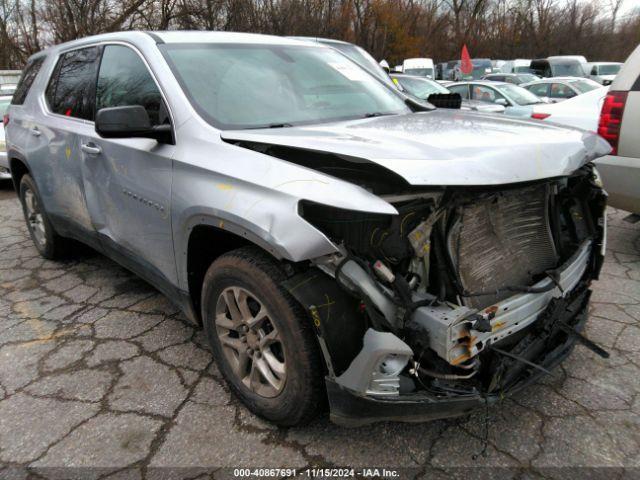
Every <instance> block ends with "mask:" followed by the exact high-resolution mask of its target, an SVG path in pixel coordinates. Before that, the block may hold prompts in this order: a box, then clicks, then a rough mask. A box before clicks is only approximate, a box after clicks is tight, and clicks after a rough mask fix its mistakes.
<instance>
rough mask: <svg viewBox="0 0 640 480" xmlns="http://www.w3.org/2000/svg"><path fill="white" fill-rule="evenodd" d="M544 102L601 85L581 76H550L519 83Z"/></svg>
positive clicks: (560, 99)
mask: <svg viewBox="0 0 640 480" xmlns="http://www.w3.org/2000/svg"><path fill="white" fill-rule="evenodd" d="M520 86H521V87H522V88H526V89H527V90H529V91H530V92H531V93H533V94H534V95H536V96H538V97H540V98H541V99H543V100H544V101H546V102H551V103H555V102H562V101H564V100H567V99H569V98H573V97H575V96H578V95H582V94H583V93H587V92H590V91H591V90H595V89H596V88H600V87H602V85H600V84H599V83H598V82H594V81H593V80H589V79H588V78H582V77H551V78H542V79H540V80H536V81H535V82H529V83H523V84H521V85H520Z"/></svg>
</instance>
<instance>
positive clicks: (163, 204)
mask: <svg viewBox="0 0 640 480" xmlns="http://www.w3.org/2000/svg"><path fill="white" fill-rule="evenodd" d="M412 109H413V110H412ZM417 109H420V108H419V107H418V106H416V105H414V104H411V103H410V102H409V103H408V104H407V102H406V99H405V97H403V96H402V95H401V93H399V92H398V91H396V90H395V89H394V88H393V87H388V86H387V85H386V84H384V83H383V82H380V81H379V80H378V79H377V78H376V77H374V76H373V75H371V74H370V73H369V72H367V71H366V70H364V69H362V68H361V67H359V66H358V65H357V64H355V63H353V62H351V61H350V60H349V59H348V58H346V57H345V56H344V55H342V54H341V53H339V52H337V51H336V50H334V49H332V48H328V47H326V46H323V45H320V44H310V43H308V42H299V41H296V40H292V39H285V38H279V37H268V36H260V35H250V34H235V33H222V32H158V33H146V32H128V33H113V34H105V35H101V36H96V37H90V38H85V39H82V40H77V41H74V42H71V43H65V44H62V45H58V46H56V47H53V48H50V49H48V50H45V51H43V52H41V53H38V54H36V55H34V56H33V57H31V59H30V60H29V63H28V65H27V67H26V71H25V74H24V75H23V78H22V81H21V83H20V86H19V88H18V91H17V93H16V96H14V99H13V104H12V105H11V107H10V110H9V114H8V118H7V121H8V124H7V146H8V156H9V159H10V165H11V174H12V176H13V182H14V184H15V187H16V189H17V190H18V192H19V196H20V200H21V202H22V206H23V210H24V215H25V219H26V222H27V226H28V229H29V232H30V234H31V237H32V239H33V241H34V243H35V246H36V248H37V249H38V250H39V251H40V253H41V254H42V255H43V256H44V257H46V258H50V259H53V258H58V257H59V256H60V255H63V254H71V253H72V251H71V250H70V249H69V246H70V239H75V240H79V241H81V242H84V243H86V244H88V245H90V246H92V247H93V248H95V249H96V250H98V251H100V252H103V253H104V254H106V255H108V256H110V257H111V258H113V259H114V260H116V261H117V262H119V263H121V264H122V265H124V266H125V267H127V268H129V269H130V270H132V271H134V272H136V273H137V274H139V275H140V276H141V277H142V278H144V279H146V280H147V281H148V282H150V283H151V284H153V285H155V286H156V287H157V288H158V289H159V290H161V291H162V292H164V293H165V294H166V295H167V296H168V297H169V298H170V299H171V300H172V301H173V302H175V304H176V305H178V306H179V307H180V308H181V309H182V310H183V311H184V313H185V314H186V315H187V316H188V318H190V319H191V320H192V321H193V322H196V323H199V324H202V325H203V328H204V330H205V331H206V334H207V336H208V339H209V342H210V344H211V349H212V351H213V356H214V357H215V360H216V362H217V365H218V367H219V369H220V371H221V372H222V374H223V375H224V377H225V379H226V380H227V382H228V384H229V387H230V388H231V390H232V391H233V392H235V394H236V395H237V396H238V397H239V398H241V399H242V401H243V402H244V403H245V404H246V405H247V407H248V408H249V409H251V410H252V411H254V412H256V413H257V414H259V415H261V416H263V417H265V418H267V419H269V420H270V421H273V422H275V423H278V424H281V425H293V424H300V423H302V422H305V421H307V420H309V419H310V418H312V417H313V416H314V415H316V414H317V413H318V412H319V411H321V410H322V408H323V407H324V405H325V404H326V400H327V399H328V404H329V407H330V411H331V417H332V419H333V420H334V421H336V422H339V423H343V424H352V425H353V424H362V423H369V422H373V421H378V420H403V421H420V420H427V419H432V418H441V417H448V416H453V415H460V414H464V413H466V412H469V411H471V410H473V409H475V408H477V407H480V406H485V405H487V404H490V403H493V402H496V401H498V400H500V399H501V398H502V397H503V396H504V395H508V394H510V393H512V392H515V391H517V390H519V389H521V388H523V387H524V386H525V385H527V384H529V383H531V382H533V381H534V380H535V379H536V378H538V377H539V376H540V375H542V374H544V373H546V372H547V371H548V370H549V369H551V368H553V367H554V366H556V365H557V364H558V363H559V362H560V361H561V360H562V359H563V358H565V357H566V356H567V355H568V354H569V352H570V351H571V348H572V346H573V345H574V343H575V341H576V339H577V338H582V340H583V341H584V342H585V343H586V344H587V345H589V346H590V347H591V348H594V349H596V350H598V347H596V346H594V345H593V344H591V343H589V342H588V341H587V340H585V339H584V338H583V337H581V334H580V333H579V332H580V331H581V330H582V328H583V325H584V323H585V321H586V312H587V306H588V300H589V294H590V290H589V284H590V282H591V281H592V280H593V279H594V278H596V277H597V275H598V272H599V270H600V267H601V264H602V261H603V256H602V255H603V248H604V238H605V217H604V207H605V195H604V193H603V191H602V190H601V188H600V186H599V180H598V175H597V173H596V171H595V170H594V168H593V166H592V164H591V163H590V162H591V161H592V160H593V159H595V158H596V157H599V156H601V155H604V154H606V153H607V152H608V151H609V145H608V144H607V143H606V142H605V141H604V140H602V139H601V138H600V137H598V136H597V135H595V134H589V133H586V132H581V131H577V130H569V129H563V128H560V127H557V126H552V125H544V124H540V123H533V122H526V121H514V120H509V119H507V118H502V117H497V116H486V115H482V114H475V113H472V112H462V111H460V110H437V109H430V110H424V109H421V110H423V111H414V110H417ZM132 321H134V320H133V319H132Z"/></svg>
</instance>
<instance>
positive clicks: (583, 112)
mask: <svg viewBox="0 0 640 480" xmlns="http://www.w3.org/2000/svg"><path fill="white" fill-rule="evenodd" d="M608 91H609V87H604V88H597V89H595V90H592V91H590V92H587V93H584V94H582V95H578V96H577V97H573V98H570V99H569V100H566V101H564V102H560V103H546V104H545V103H543V104H540V105H535V106H534V107H533V114H532V115H531V118H535V119H537V120H544V121H545V122H553V123H558V124H561V125H566V126H569V127H575V128H581V129H583V130H589V131H591V132H595V131H597V130H598V119H599V118H600V110H601V109H602V102H603V101H604V99H605V97H606V96H607V92H608Z"/></svg>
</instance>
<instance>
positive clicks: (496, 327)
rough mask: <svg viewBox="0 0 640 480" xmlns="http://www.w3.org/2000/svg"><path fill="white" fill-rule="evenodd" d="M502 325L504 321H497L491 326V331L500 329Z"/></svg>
mask: <svg viewBox="0 0 640 480" xmlns="http://www.w3.org/2000/svg"><path fill="white" fill-rule="evenodd" d="M502 327H504V322H498V323H496V324H495V325H494V326H493V327H492V328H491V331H492V332H495V331H496V330H500V329H501V328H502Z"/></svg>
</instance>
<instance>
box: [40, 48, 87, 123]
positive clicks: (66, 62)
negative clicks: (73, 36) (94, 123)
mask: <svg viewBox="0 0 640 480" xmlns="http://www.w3.org/2000/svg"><path fill="white" fill-rule="evenodd" d="M98 57H99V49H98V47H89V48H82V49H80V50H73V51H71V52H67V53H65V54H63V55H62V56H61V57H60V59H59V60H58V63H57V64H56V68H55V69H54V71H53V75H52V77H51V81H50V82H49V86H48V87H47V92H46V98H47V102H48V103H49V108H50V109H51V111H52V112H54V113H58V114H60V115H66V116H67V117H76V118H83V119H85V120H91V119H92V118H93V101H92V94H93V86H94V84H95V79H96V69H97V64H98Z"/></svg>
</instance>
